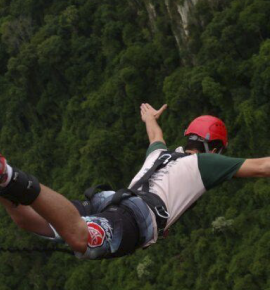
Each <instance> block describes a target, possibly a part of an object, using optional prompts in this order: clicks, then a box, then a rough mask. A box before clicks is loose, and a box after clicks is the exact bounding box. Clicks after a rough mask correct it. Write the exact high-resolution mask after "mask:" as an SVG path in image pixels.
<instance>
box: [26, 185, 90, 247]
mask: <svg viewBox="0 0 270 290" xmlns="http://www.w3.org/2000/svg"><path fill="white" fill-rule="evenodd" d="M31 207H32V208H33V209H34V210H35V211H36V212H37V213H38V214H40V215H41V216H42V217H43V218H44V219H45V220H46V221H48V222H49V223H50V224H51V225H52V226H53V227H54V228H55V229H56V231H57V232H58V234H59V235H60V236H61V237H62V238H63V239H64V240H65V242H66V243H67V244H68V245H69V246H70V247H71V248H72V249H73V250H74V251H76V252H81V253H84V252H85V251H86V249H87V237H88V229H87V225H86V223H85V221H84V220H83V219H82V218H81V216H80V214H79V212H78V210H77V209H76V208H75V206H74V205H73V204H72V203H71V202H70V201H69V200H68V199H66V198H65V197H64V196H63V195H61V194H59V193H57V192H55V191H53V190H52V189H50V188H48V187H46V186H44V185H41V191H40V194H39V196H38V197H37V199H36V200H35V201H34V202H33V203H32V204H31Z"/></svg>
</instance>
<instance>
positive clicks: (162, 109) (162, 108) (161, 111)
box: [158, 104, 168, 114]
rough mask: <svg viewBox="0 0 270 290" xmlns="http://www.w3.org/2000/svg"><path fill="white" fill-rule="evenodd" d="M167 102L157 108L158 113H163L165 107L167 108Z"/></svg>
mask: <svg viewBox="0 0 270 290" xmlns="http://www.w3.org/2000/svg"><path fill="white" fill-rule="evenodd" d="M167 107H168V106H167V104H165V105H163V106H162V107H161V108H160V109H159V110H158V112H160V114H161V113H163V112H164V111H165V110H166V109H167Z"/></svg>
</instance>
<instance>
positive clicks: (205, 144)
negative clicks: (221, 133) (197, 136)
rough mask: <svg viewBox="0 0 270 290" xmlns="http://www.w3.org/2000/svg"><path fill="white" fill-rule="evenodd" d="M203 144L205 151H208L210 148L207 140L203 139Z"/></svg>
mask: <svg viewBox="0 0 270 290" xmlns="http://www.w3.org/2000/svg"><path fill="white" fill-rule="evenodd" d="M203 146H204V150H205V153H210V150H209V146H208V142H207V141H203Z"/></svg>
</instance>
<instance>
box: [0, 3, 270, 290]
mask: <svg viewBox="0 0 270 290" xmlns="http://www.w3.org/2000/svg"><path fill="white" fill-rule="evenodd" d="M186 2H188V5H189V6H190V5H191V2H192V3H193V2H196V1H187V0H185V1H183V0H178V1H170V0H166V1H159V0H158V1H151V0H144V1H143V0H118V1H115V0H99V1H97V0H58V1H52V0H47V1H41V0H10V1H7V0H0V88H1V89H0V151H1V153H2V154H3V155H4V156H6V157H7V159H8V161H9V163H10V164H11V165H15V166H16V167H19V168H21V169H23V170H25V171H27V172H30V173H32V174H34V175H36V176H37V177H38V178H39V180H40V182H42V183H44V184H46V185H48V186H50V187H52V188H53V189H55V190H57V191H59V192H61V193H62V194H64V195H65V196H66V197H68V198H77V199H83V192H84V190H85V189H86V188H87V187H88V186H90V185H92V184H100V183H108V184H110V185H111V186H112V187H114V188H116V189H118V188H121V187H123V186H127V185H128V184H129V182H130V180H131V179H132V177H133V176H134V174H135V173H136V172H137V170H138V169H139V168H140V166H141V165H142V162H143V161H144V158H145V152H146V149H147V147H148V140H147V136H146V134H145V128H144V124H143V123H142V122H141V120H140V114H139V107H140V104H141V103H142V102H148V103H150V104H152V105H153V106H154V107H159V106H161V105H162V104H164V103H167V104H168V107H169V108H168V110H167V111H166V112H165V113H164V115H163V116H162V117H161V120H160V125H161V127H162V129H163V131H164V136H165V139H166V141H167V144H168V145H169V147H170V148H176V147H177V146H179V145H181V144H183V143H184V142H185V141H184V137H183V132H184V129H185V128H186V126H187V125H188V123H189V122H190V121H191V120H192V119H193V118H194V117H196V116H198V115H202V114H213V115H216V116H218V117H220V118H221V119H223V120H224V122H225V123H226V124H227V127H228V130H229V148H228V151H227V153H226V154H227V155H231V156H236V157H240V156H241V157H261V156H266V155H268V156H269V155H270V149H269V148H270V140H269V132H270V122H269V120H268V117H269V115H270V102H269V100H270V68H269V67H270V40H269V38H270V2H269V1H267V0H225V1H224V0H222V1H213V0H199V1H198V2H197V4H196V5H194V6H190V7H191V8H190V10H188V11H189V12H187V11H186V16H187V19H188V24H187V27H184V25H183V19H182V17H181V13H180V12H179V11H182V10H181V7H183V5H185V3H186ZM186 4H187V3H186ZM184 29H186V30H185V31H184ZM269 201H270V196H269V180H265V179H258V180H244V181H243V180H241V181H239V180H236V181H233V182H230V183H227V184H224V185H222V186H221V187H219V188H217V189H215V190H212V191H211V192H209V193H206V194H205V195H204V196H203V197H202V198H201V199H200V200H199V201H198V202H197V203H196V206H194V207H192V208H191V209H189V210H188V211H187V212H186V213H185V214H184V215H183V216H182V217H181V218H180V220H179V222H177V224H176V225H175V226H174V227H173V228H172V229H171V231H170V235H169V237H168V238H167V239H165V240H163V241H160V242H159V243H158V244H157V245H155V246H153V247H150V248H149V249H147V250H139V251H138V252H136V253H135V254H134V255H132V256H128V257H124V258H120V259H115V260H109V261H79V260H77V259H75V258H73V257H71V256H68V255H65V254H63V253H57V252H55V253H52V254H48V253H32V254H28V253H20V254H11V253H6V252H0V256H1V265H0V289H1V290H13V289H14V290H15V289H16V290H24V289H29V288H30V287H31V289H33V290H40V289H42V290H43V289H44V290H45V289H48V290H50V289H53V290H58V289H59V290H63V289H65V290H78V289H79V290H89V289H95V290H107V289H110V290H114V289H115V290H116V289H117V290H118V289H122V290H137V289H141V290H152V289H155V290H165V289H166V290H176V289H177V290H178V289H180V288H181V289H183V290H189V289H194V290H205V289H210V290H223V289H224V290H225V289H233V290H240V289H241V290H242V289H245V290H257V289H268V288H270V280H269V278H268V277H269V274H270V266H269V260H270V257H269V250H268V247H270V244H269V238H270V219H269V212H270V205H269ZM36 245H41V246H47V245H48V242H47V241H43V240H41V239H39V238H38V237H35V236H32V235H29V234H27V233H25V232H23V231H21V230H19V229H17V228H16V226H15V225H13V224H12V222H11V220H10V218H9V217H8V216H7V214H6V212H5V210H4V209H3V208H1V209H0V246H1V247H10V246H12V247H15V246H16V247H30V248H31V247H34V246H36Z"/></svg>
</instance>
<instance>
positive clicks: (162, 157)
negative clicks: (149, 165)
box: [158, 153, 172, 164]
mask: <svg viewBox="0 0 270 290" xmlns="http://www.w3.org/2000/svg"><path fill="white" fill-rule="evenodd" d="M166 157H167V158H166ZM164 158H166V159H165V160H164V161H163V164H167V163H168V162H169V160H170V159H171V158H172V155H171V154H169V153H166V154H163V155H161V156H160V157H159V158H158V159H161V160H163V159H164Z"/></svg>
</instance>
